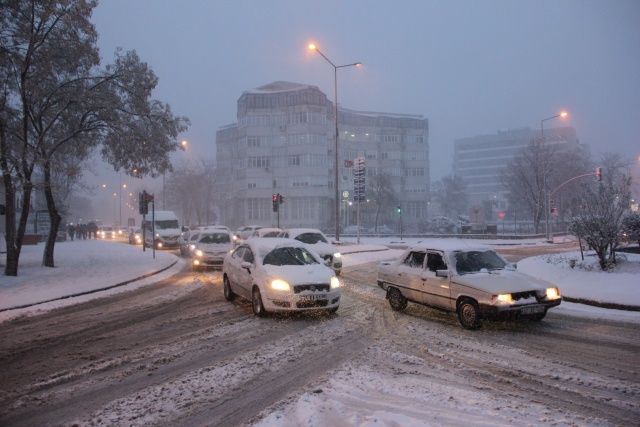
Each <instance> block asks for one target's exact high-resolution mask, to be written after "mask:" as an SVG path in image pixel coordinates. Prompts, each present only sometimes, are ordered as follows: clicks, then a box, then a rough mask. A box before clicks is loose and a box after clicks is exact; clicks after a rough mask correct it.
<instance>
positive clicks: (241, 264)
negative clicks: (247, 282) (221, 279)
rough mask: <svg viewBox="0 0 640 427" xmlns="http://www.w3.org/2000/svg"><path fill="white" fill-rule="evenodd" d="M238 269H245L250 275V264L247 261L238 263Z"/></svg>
mask: <svg viewBox="0 0 640 427" xmlns="http://www.w3.org/2000/svg"><path fill="white" fill-rule="evenodd" d="M240 267H242V268H245V269H246V270H247V271H248V272H249V273H251V263H250V262H249V261H242V262H241V263H240Z"/></svg>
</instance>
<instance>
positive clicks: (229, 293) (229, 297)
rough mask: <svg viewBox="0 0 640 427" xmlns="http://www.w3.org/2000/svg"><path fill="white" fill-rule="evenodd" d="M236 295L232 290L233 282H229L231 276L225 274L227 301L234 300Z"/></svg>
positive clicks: (225, 295) (225, 296)
mask: <svg viewBox="0 0 640 427" xmlns="http://www.w3.org/2000/svg"><path fill="white" fill-rule="evenodd" d="M235 297H236V294H235V293H234V292H233V291H232V290H231V283H229V278H228V277H227V276H224V299H226V300H227V301H233V300H234V299H235Z"/></svg>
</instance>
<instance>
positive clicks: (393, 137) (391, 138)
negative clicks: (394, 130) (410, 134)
mask: <svg viewBox="0 0 640 427" xmlns="http://www.w3.org/2000/svg"><path fill="white" fill-rule="evenodd" d="M383 141H384V142H389V143H398V142H400V135H385V136H384V140H383Z"/></svg>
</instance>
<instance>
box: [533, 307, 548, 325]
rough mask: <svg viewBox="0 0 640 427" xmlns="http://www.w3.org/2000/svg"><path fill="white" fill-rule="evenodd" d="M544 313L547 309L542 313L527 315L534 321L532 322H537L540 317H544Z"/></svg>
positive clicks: (545, 313)
mask: <svg viewBox="0 0 640 427" xmlns="http://www.w3.org/2000/svg"><path fill="white" fill-rule="evenodd" d="M546 315H547V310H545V311H543V312H542V313H538V314H535V315H533V316H531V317H529V319H531V320H532V321H534V322H539V321H541V320H542V319H544V317H545V316H546Z"/></svg>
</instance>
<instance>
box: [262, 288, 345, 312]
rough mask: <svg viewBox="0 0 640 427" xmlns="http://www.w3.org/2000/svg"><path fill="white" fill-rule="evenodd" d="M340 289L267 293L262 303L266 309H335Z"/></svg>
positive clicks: (338, 300)
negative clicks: (320, 291)
mask: <svg viewBox="0 0 640 427" xmlns="http://www.w3.org/2000/svg"><path fill="white" fill-rule="evenodd" d="M340 297H341V295H340V291H331V292H322V293H318V292H316V293H301V294H294V293H276V292H273V293H268V294H267V295H265V297H264V298H263V301H262V303H263V304H264V307H265V309H266V310H267V311H309V310H324V309H337V308H338V307H339V306H340Z"/></svg>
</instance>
